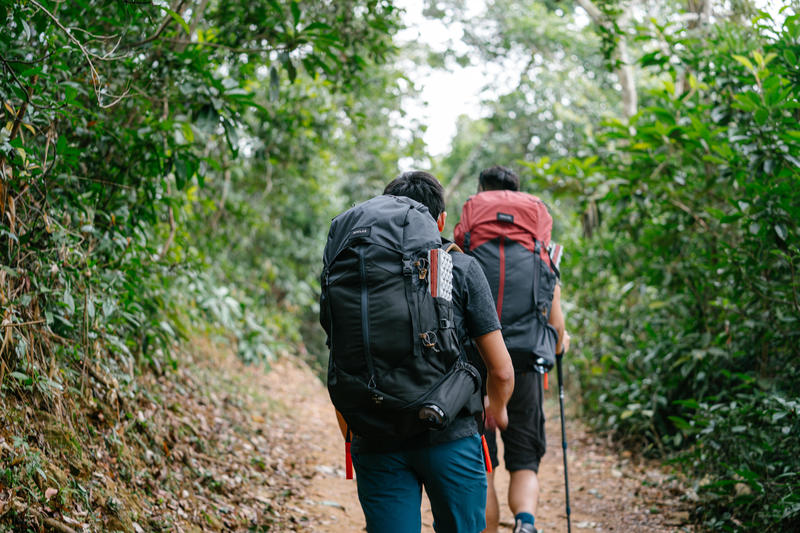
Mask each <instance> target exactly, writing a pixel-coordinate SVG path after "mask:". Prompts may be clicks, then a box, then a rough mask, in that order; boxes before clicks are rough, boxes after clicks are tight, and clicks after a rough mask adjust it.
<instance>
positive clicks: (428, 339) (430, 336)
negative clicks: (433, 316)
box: [419, 331, 439, 352]
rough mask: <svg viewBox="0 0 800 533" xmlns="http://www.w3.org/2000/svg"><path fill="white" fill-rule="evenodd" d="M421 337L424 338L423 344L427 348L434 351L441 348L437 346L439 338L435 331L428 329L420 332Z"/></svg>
mask: <svg viewBox="0 0 800 533" xmlns="http://www.w3.org/2000/svg"><path fill="white" fill-rule="evenodd" d="M419 338H420V339H422V345H423V346H425V347H426V348H430V349H432V350H433V351H434V352H438V351H439V348H438V347H437V346H436V343H437V342H438V340H439V339H437V338H436V333H434V332H433V331H426V332H425V333H420V334H419Z"/></svg>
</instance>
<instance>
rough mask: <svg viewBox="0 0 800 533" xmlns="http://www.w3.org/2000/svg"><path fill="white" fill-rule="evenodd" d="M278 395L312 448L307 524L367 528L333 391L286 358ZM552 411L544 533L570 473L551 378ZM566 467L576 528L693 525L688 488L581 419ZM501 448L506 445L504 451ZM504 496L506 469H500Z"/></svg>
mask: <svg viewBox="0 0 800 533" xmlns="http://www.w3.org/2000/svg"><path fill="white" fill-rule="evenodd" d="M267 381H268V383H270V388H271V389H272V391H271V392H272V394H274V395H275V396H273V397H277V398H280V401H281V402H282V403H284V404H286V405H287V406H289V407H290V409H289V411H290V413H291V414H290V416H291V417H292V418H293V419H294V420H295V421H296V422H297V426H296V427H297V429H298V432H297V434H296V435H295V437H294V438H295V441H294V442H293V443H291V446H292V447H293V448H295V449H296V450H297V451H296V452H295V453H299V454H303V453H305V454H307V455H306V456H304V459H305V460H304V461H303V462H304V463H305V465H306V467H307V468H310V469H311V470H312V472H311V473H306V476H308V477H310V480H309V482H308V483H307V485H306V486H305V492H304V493H303V494H297V495H296V498H295V499H294V500H293V501H291V504H290V505H289V510H290V511H291V512H296V513H297V516H295V517H294V520H293V522H295V523H297V524H298V525H299V527H298V529H299V530H301V531H315V532H330V533H349V532H358V531H363V530H364V516H363V514H362V512H361V508H360V506H359V503H358V496H357V493H356V483H355V481H348V480H346V479H344V477H345V476H344V445H343V442H342V438H341V435H340V434H339V431H338V427H337V425H336V422H335V418H334V415H333V408H332V407H331V404H330V401H329V399H328V395H327V391H326V390H325V389H324V387H323V385H322V384H321V383H320V382H319V381H318V380H317V379H316V378H315V377H314V375H313V373H312V372H311V371H310V370H309V369H308V368H305V367H303V366H302V365H299V364H297V363H292V362H290V361H288V360H285V361H281V362H280V363H278V364H277V365H276V366H275V367H274V368H273V371H272V372H271V373H270V374H269V375H268V377H267ZM546 394H547V401H546V414H547V417H548V422H547V435H548V450H547V454H546V455H545V457H544V459H543V461H542V465H541V468H540V478H539V479H540V484H541V487H542V489H541V494H540V503H539V510H538V512H537V516H536V525H537V527H538V528H539V529H540V530H542V531H544V532H545V533H550V532H561V531H567V526H566V518H565V516H566V515H565V497H564V472H563V456H562V453H561V438H560V431H561V429H560V423H559V412H558V401H557V391H556V390H555V387H553V386H552V385H551V389H550V391H549V392H547V393H546ZM567 440H568V443H569V454H568V456H567V457H568V468H569V481H570V500H571V501H570V503H571V509H572V513H571V514H572V529H573V530H574V531H577V532H580V531H623V532H628V531H653V532H667V531H681V530H684V531H689V529H688V528H684V527H683V526H682V524H684V523H685V521H686V517H687V515H686V511H685V505H684V504H682V503H681V501H680V498H681V496H682V495H683V489H682V488H681V486H680V484H679V482H678V481H677V480H676V479H675V478H674V477H673V476H671V475H670V474H669V473H668V471H667V470H666V469H664V468H661V467H659V466H658V465H656V464H654V463H648V462H644V461H641V460H636V459H634V458H633V457H632V456H631V455H630V453H627V452H625V453H618V451H617V450H615V449H613V448H612V447H611V446H610V445H609V444H608V443H606V442H604V441H603V440H602V439H600V438H598V437H597V436H596V435H594V434H592V433H590V432H589V431H588V430H587V428H586V427H585V426H584V425H582V424H581V423H579V422H577V421H575V420H570V421H568V423H567ZM501 453H502V452H501ZM496 483H497V489H498V493H499V494H500V495H501V500H502V499H505V498H504V495H505V493H506V490H507V486H508V473H507V472H506V471H505V470H504V469H503V468H502V466H501V467H500V468H499V469H498V471H497V474H496ZM501 504H502V506H501V531H510V530H511V522H512V520H513V516H512V514H511V511H510V510H509V509H508V507H507V505H505V504H504V503H502V502H501ZM423 511H424V512H423V531H424V532H431V531H433V528H432V517H431V514H430V509H429V506H428V505H427V502H426V501H424V502H423Z"/></svg>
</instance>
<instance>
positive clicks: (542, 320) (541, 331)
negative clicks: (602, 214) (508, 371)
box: [454, 190, 559, 372]
mask: <svg viewBox="0 0 800 533" xmlns="http://www.w3.org/2000/svg"><path fill="white" fill-rule="evenodd" d="M552 228H553V218H552V217H551V216H550V213H549V211H548V210H547V206H546V205H545V204H544V202H542V201H541V200H540V199H539V198H537V197H536V196H533V195H530V194H527V193H523V192H518V191H509V190H501V191H483V192H480V193H478V194H476V195H474V196H471V197H470V198H469V199H468V200H467V201H466V203H465V204H464V207H463V209H462V211H461V221H460V222H459V223H458V224H457V225H456V227H455V231H454V237H455V242H456V244H458V245H459V246H461V248H463V250H464V251H465V252H466V253H468V254H469V255H471V256H473V257H474V258H475V259H476V260H477V261H478V263H480V265H481V267H482V268H483V272H484V274H486V279H487V280H488V281H489V286H490V287H491V288H492V296H494V301H495V304H496V305H497V316H498V318H500V323H501V324H502V326H503V330H502V332H503V339H504V340H505V342H506V347H507V348H508V351H509V353H510V354H511V359H512V361H513V362H514V368H515V369H516V370H526V369H531V368H534V369H537V370H539V371H540V372H546V371H548V370H549V369H550V368H552V367H553V364H554V363H555V349H556V341H557V339H558V333H557V332H556V330H555V328H553V327H552V326H551V325H550V324H549V323H548V321H549V320H550V309H551V307H552V305H553V291H554V290H555V286H556V283H557V281H558V277H559V273H558V269H557V267H556V262H555V261H553V260H551V257H550V251H549V250H550V232H551V230H552Z"/></svg>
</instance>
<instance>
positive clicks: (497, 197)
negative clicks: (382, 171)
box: [454, 190, 553, 258]
mask: <svg viewBox="0 0 800 533" xmlns="http://www.w3.org/2000/svg"><path fill="white" fill-rule="evenodd" d="M552 230H553V217H551V216H550V212H549V211H548V210H547V206H546V205H545V204H544V202H542V201H541V200H540V199H539V198H537V197H536V196H533V195H532V194H528V193H525V192H520V191H510V190H500V191H482V192H479V193H478V194H475V195H473V196H470V197H469V199H467V201H466V203H465V204H464V207H463V209H462V210H461V220H460V221H459V223H458V224H457V225H456V228H455V230H454V237H455V241H456V243H457V244H458V245H459V246H463V245H464V240H465V235H466V234H469V246H468V248H469V249H473V250H474V249H475V248H477V247H478V246H480V245H481V244H483V243H485V242H486V241H489V240H491V239H494V238H496V237H498V236H504V237H506V238H509V239H511V240H513V241H515V242H518V243H519V244H521V245H523V246H524V247H525V248H527V249H528V250H530V251H531V252H534V251H535V246H536V245H535V242H534V239H535V240H536V241H539V242H540V243H541V249H540V251H541V252H542V256H543V258H544V257H546V255H547V252H546V249H547V247H548V246H549V245H550V233H551V231H552Z"/></svg>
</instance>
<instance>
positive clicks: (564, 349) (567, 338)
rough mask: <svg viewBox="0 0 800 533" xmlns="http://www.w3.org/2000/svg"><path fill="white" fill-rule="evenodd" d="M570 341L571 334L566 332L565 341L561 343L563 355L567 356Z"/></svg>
mask: <svg viewBox="0 0 800 533" xmlns="http://www.w3.org/2000/svg"><path fill="white" fill-rule="evenodd" d="M569 339H570V336H569V333H567V330H564V340H563V341H562V342H561V353H562V354H565V353H567V352H568V351H569Z"/></svg>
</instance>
